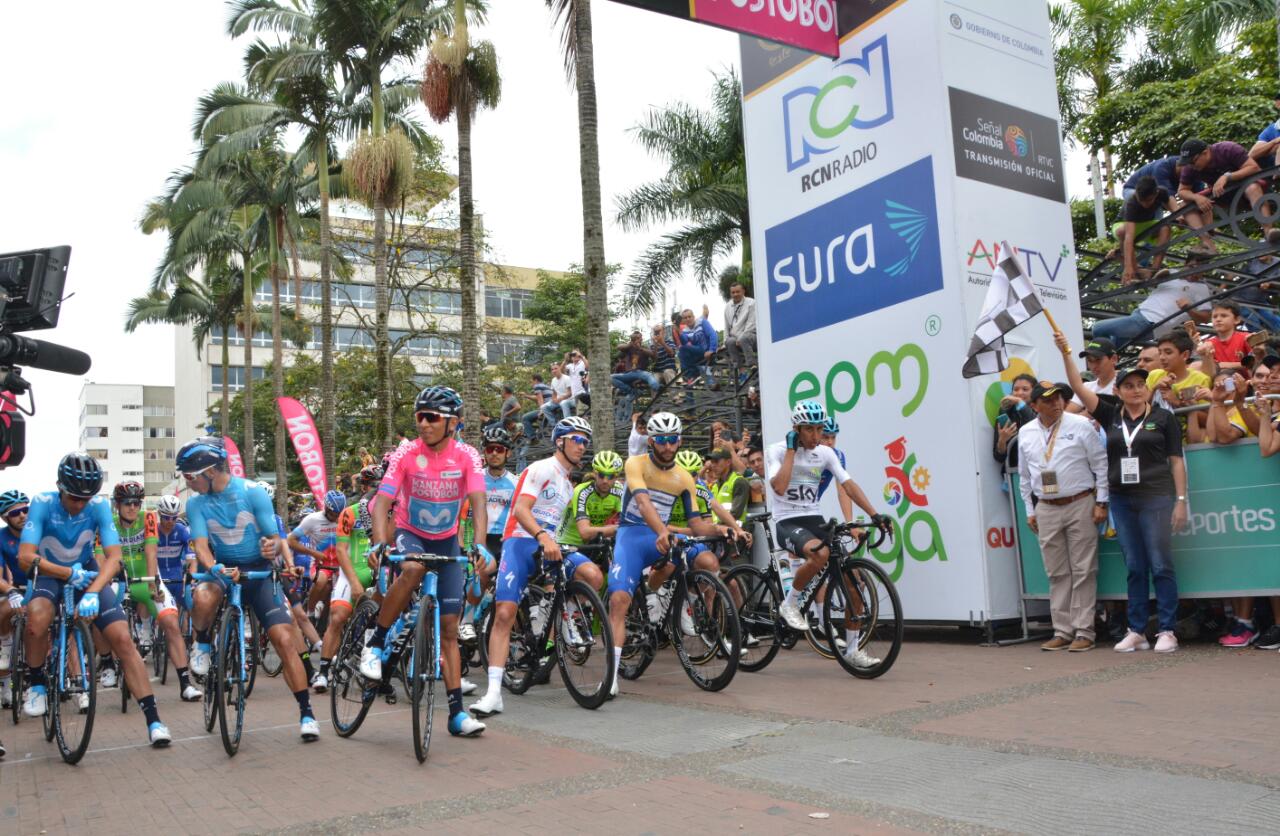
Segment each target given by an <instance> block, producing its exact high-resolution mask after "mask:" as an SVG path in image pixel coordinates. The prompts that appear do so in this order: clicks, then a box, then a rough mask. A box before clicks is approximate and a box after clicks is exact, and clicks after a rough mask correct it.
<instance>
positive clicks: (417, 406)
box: [413, 386, 462, 418]
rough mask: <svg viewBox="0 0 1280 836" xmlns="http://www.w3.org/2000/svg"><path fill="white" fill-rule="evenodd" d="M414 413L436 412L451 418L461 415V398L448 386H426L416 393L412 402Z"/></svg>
mask: <svg viewBox="0 0 1280 836" xmlns="http://www.w3.org/2000/svg"><path fill="white" fill-rule="evenodd" d="M413 411H414V414H417V413H419V412H438V413H440V414H441V415H447V416H449V417H451V418H458V417H460V416H461V415H462V398H461V397H459V395H458V393H457V392H455V391H454V390H452V389H450V388H449V387H448V386H428V387H427V388H426V389H423V390H422V391H421V392H419V393H418V399H417V400H416V401H415V402H414V404H413Z"/></svg>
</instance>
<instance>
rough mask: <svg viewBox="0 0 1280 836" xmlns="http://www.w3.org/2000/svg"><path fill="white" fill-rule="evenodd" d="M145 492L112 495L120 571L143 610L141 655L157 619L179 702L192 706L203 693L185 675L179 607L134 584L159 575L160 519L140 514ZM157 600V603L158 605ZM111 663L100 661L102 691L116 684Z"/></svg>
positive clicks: (155, 587) (159, 587)
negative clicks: (176, 679) (173, 670)
mask: <svg viewBox="0 0 1280 836" xmlns="http://www.w3.org/2000/svg"><path fill="white" fill-rule="evenodd" d="M145 495H146V489H145V488H143V487H142V485H141V484H139V483H138V482H120V483H119V484H117V485H116V487H115V490H114V491H113V493H112V498H113V499H114V501H115V510H114V514H113V517H114V520H115V525H116V533H117V534H119V535H120V547H121V550H122V552H123V556H124V559H123V561H122V564H121V565H122V569H123V571H124V574H125V578H126V579H127V580H128V581H129V597H131V598H132V599H133V600H134V602H135V603H136V604H137V605H138V606H139V607H140V608H142V609H141V610H140V612H141V613H143V620H142V624H141V626H140V630H139V632H140V633H141V636H140V641H141V642H142V644H143V652H144V653H145V652H146V648H147V647H148V646H149V643H150V641H151V624H150V620H149V619H148V618H147V616H150V618H154V619H156V621H157V623H158V624H159V625H160V628H161V630H163V631H164V635H165V641H166V642H167V643H168V645H169V658H171V659H173V664H174V668H175V669H176V670H177V672H178V689H179V691H180V692H181V695H182V699H183V700H185V701H186V702H194V701H196V700H198V699H200V698H201V697H202V696H204V694H203V692H202V691H201V690H200V689H199V688H196V687H195V686H194V685H192V684H191V680H190V677H189V675H188V672H187V650H186V644H185V643H184V642H183V639H182V631H181V630H180V629H179V627H178V605H177V603H176V602H175V601H174V600H173V596H172V595H171V594H170V593H169V589H168V587H167V586H165V585H164V584H163V583H160V582H158V581H157V582H155V583H154V584H147V583H141V582H135V581H134V580H133V579H134V578H143V577H152V578H156V577H159V575H160V570H159V563H158V562H157V560H156V550H157V548H158V546H159V543H160V518H159V516H158V515H157V514H156V512H155V511H146V512H143V511H142V498H143V497H144V496H145ZM96 551H97V555H98V557H99V560H101V556H102V549H101V546H99V547H98V549H97V550H96ZM157 599H158V603H157ZM115 673H116V672H115V666H114V663H113V662H111V661H110V657H109V656H107V657H103V659H102V679H101V682H102V687H104V688H110V687H112V686H114V685H115V684H116V682H115V680H116V676H115Z"/></svg>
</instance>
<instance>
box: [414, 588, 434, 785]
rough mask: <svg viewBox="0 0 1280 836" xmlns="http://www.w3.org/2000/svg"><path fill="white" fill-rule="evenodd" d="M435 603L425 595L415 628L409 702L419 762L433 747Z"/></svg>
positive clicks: (415, 749)
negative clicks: (411, 709)
mask: <svg viewBox="0 0 1280 836" xmlns="http://www.w3.org/2000/svg"><path fill="white" fill-rule="evenodd" d="M435 604H436V602H435V601H433V600H431V599H430V598H428V597H426V596H424V597H423V600H422V608H421V609H420V610H419V611H418V626H417V628H416V629H414V631H413V653H412V654H411V655H410V657H409V658H410V663H409V681H408V685H409V701H410V703H411V704H412V706H413V754H414V755H416V756H417V758H418V763H422V762H423V761H425V760H426V759H427V750H428V749H430V748H431V716H432V713H433V711H434V709H435V707H436V668H437V667H439V666H438V664H437V659H436V622H435V616H436V608H435Z"/></svg>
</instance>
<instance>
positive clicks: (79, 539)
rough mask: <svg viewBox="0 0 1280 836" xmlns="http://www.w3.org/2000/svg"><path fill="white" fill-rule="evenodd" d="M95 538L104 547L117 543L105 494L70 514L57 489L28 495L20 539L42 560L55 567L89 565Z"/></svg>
mask: <svg viewBox="0 0 1280 836" xmlns="http://www.w3.org/2000/svg"><path fill="white" fill-rule="evenodd" d="M99 538H101V541H102V545H103V546H104V547H106V546H118V545H120V535H118V534H116V527H115V523H114V522H113V521H112V519H111V503H110V502H108V501H107V498H106V497H105V496H95V497H94V498H93V499H91V500H89V502H88V504H87V505H85V507H84V510H82V511H81V512H80V513H79V514H76V515H74V516H72V515H71V514H69V513H67V509H66V508H64V507H63V506H62V500H61V499H60V498H59V497H58V492H57V491H46V492H45V493H38V494H36V495H35V496H33V497H32V498H31V513H30V514H29V515H28V516H27V524H26V526H25V527H24V528H23V529H22V537H21V542H23V543H30V544H31V545H33V546H35V547H36V554H38V555H40V558H41V559H42V560H49V561H52V562H54V563H56V564H58V565H59V566H72V565H74V564H77V563H85V564H86V565H88V564H92V562H93V546H94V543H95V541H96V540H98V539H99Z"/></svg>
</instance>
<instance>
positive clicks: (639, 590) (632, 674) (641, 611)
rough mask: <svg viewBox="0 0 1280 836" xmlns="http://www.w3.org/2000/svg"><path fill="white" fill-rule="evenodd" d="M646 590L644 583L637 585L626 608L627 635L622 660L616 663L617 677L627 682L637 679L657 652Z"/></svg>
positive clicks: (655, 629)
mask: <svg viewBox="0 0 1280 836" xmlns="http://www.w3.org/2000/svg"><path fill="white" fill-rule="evenodd" d="M647 588H648V587H646V586H645V584H644V583H640V584H639V585H637V586H636V588H635V589H634V590H632V594H631V604H630V606H628V607H627V619H626V622H625V623H626V627H627V635H626V638H625V640H624V641H623V645H622V659H620V660H619V661H618V675H619V676H621V677H622V678H623V679H625V680H628V681H632V680H636V679H639V678H640V675H641V674H642V673H644V672H645V669H646V668H648V667H649V663H651V662H652V661H653V657H654V656H655V655H657V652H658V640H657V637H656V633H657V626H656V625H654V624H652V623H651V622H650V621H649V608H648V602H647V601H645V590H646V589H647Z"/></svg>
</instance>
